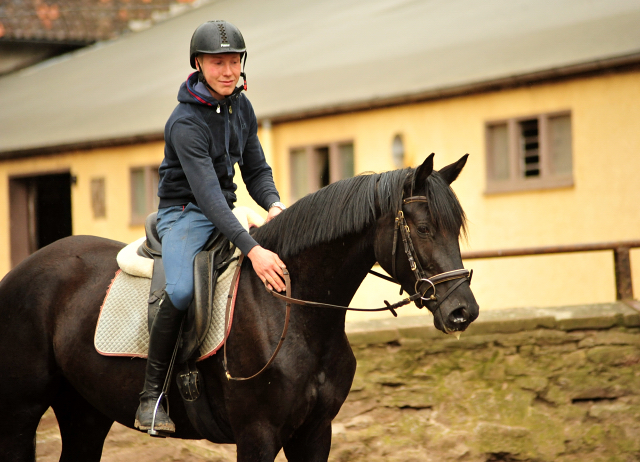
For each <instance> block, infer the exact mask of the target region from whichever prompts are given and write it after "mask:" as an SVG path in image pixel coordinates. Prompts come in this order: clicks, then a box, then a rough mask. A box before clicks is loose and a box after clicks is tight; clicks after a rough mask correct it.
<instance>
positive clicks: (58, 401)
mask: <svg viewBox="0 0 640 462" xmlns="http://www.w3.org/2000/svg"><path fill="white" fill-rule="evenodd" d="M51 407H52V408H53V411H54V412H55V414H56V418H57V419H58V426H59V427H60V436H61V438H62V454H61V456H60V462H73V461H80V460H81V461H83V462H94V461H95V462H98V461H99V460H100V458H101V457H102V447H103V445H104V440H105V438H106V437H107V434H108V433H109V429H110V428H111V425H112V424H113V420H111V419H109V418H108V417H107V416H105V415H104V414H102V413H101V412H99V411H98V410H97V409H95V408H94V407H93V406H91V405H90V404H89V403H88V402H87V401H86V400H85V399H84V398H83V397H82V396H80V394H79V393H78V392H77V391H76V390H75V389H73V388H72V387H71V385H69V383H68V382H66V381H65V382H64V384H63V385H62V386H61V387H60V392H59V393H58V395H57V396H56V398H55V401H54V403H53V404H52V405H51Z"/></svg>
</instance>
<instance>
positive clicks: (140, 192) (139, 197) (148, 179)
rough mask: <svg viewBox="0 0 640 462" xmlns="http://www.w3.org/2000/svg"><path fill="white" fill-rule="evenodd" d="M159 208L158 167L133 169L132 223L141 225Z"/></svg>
mask: <svg viewBox="0 0 640 462" xmlns="http://www.w3.org/2000/svg"><path fill="white" fill-rule="evenodd" d="M156 210H158V167H157V166H146V167H137V168H132V169H131V224H132V225H140V224H143V223H144V220H145V218H147V215H149V214H150V213H151V212H155V211H156Z"/></svg>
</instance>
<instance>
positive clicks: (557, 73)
mask: <svg viewBox="0 0 640 462" xmlns="http://www.w3.org/2000/svg"><path fill="white" fill-rule="evenodd" d="M636 70H640V51H639V52H636V53H632V54H627V55H622V56H617V57H613V58H606V59H599V60H594V61H588V62H583V63H578V64H572V65H568V66H562V67H555V68H551V69H545V70H542V71H536V72H530V73H526V74H518V75H513V76H508V77H501V78H498V79H491V80H485V81H481V82H475V83H470V84H465V85H456V86H452V87H443V88H437V89H433V90H427V91H423V92H418V93H411V94H406V95H400V96H394V97H390V98H375V99H370V100H362V101H358V102H354V103H348V104H344V105H334V106H327V107H322V108H315V109H307V110H302V111H294V112H289V113H283V114H274V115H271V116H269V115H267V116H261V117H259V122H260V123H264V122H266V121H269V122H270V123H271V124H280V123H286V122H294V121H300V120H305V119H313V118H318V117H324V116H329V115H339V114H347V113H353V112H361V111H366V110H371V109H382V108H386V107H392V106H402V105H407V104H415V103H422V102H426V101H433V100H439V99H446V98H454V97H458V96H465V95H471V94H478V93H487V92H493V91H500V90H505V89H512V88H518V87H523V86H526V85H532V84H544V83H550V82H558V81H563V80H569V79H573V78H584V77H591V76H595V75H600V74H604V73H609V72H615V73H619V72H630V71H636ZM163 140H164V133H163V132H153V133H146V134H142V135H129V136H122V137H114V138H105V139H99V140H88V141H79V142H74V143H65V144H59V145H51V146H41V147H32V148H27V149H12V150H7V151H0V160H9V159H18V158H25V157H35V156H47V155H54V154H60V153H63V152H69V151H88V150H94V149H103V148H111V147H117V146H125V145H135V144H144V143H151V142H158V141H163Z"/></svg>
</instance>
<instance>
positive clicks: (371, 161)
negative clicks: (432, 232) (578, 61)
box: [272, 72, 640, 319]
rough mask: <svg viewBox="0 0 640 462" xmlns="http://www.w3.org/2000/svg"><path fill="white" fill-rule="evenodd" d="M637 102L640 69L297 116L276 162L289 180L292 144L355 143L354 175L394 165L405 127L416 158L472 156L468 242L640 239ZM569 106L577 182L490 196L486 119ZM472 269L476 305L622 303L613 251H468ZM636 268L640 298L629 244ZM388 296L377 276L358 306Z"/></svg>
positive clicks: (465, 198)
mask: <svg viewBox="0 0 640 462" xmlns="http://www.w3.org/2000/svg"><path fill="white" fill-rule="evenodd" d="M638 101H640V73H638V72H634V73H626V74H610V75H604V76H598V77H593V78H585V79H579V80H572V81H566V82H560V83H553V84H545V85H537V86H531V87H524V88H518V89H513V90H505V91H500V92H492V93H484V94H476V95H471V96H466V97H459V98H454V99H445V100H440V101H433V102H426V103H421V104H414V105H409V106H399V107H393V108H386V109H379V110H371V111H364V112H357V113H353V114H344V115H340V116H334V117H325V118H317V119H309V120H303V121H299V122H291V123H286V124H281V125H277V126H274V128H273V134H272V136H273V140H274V141H273V142H274V144H273V150H274V164H275V166H276V168H277V169H278V171H279V172H280V175H279V177H280V178H281V179H285V180H286V179H289V175H290V172H289V160H288V159H289V158H288V156H289V149H290V148H292V147H296V146H303V145H308V144H325V143H330V142H332V141H340V140H353V141H354V149H355V166H356V172H363V171H376V172H379V171H385V170H391V169H393V163H392V157H391V143H392V140H393V138H394V136H395V135H396V134H397V133H400V134H402V135H403V137H404V142H405V150H406V161H407V163H408V164H409V165H411V166H416V165H418V164H419V163H420V162H422V161H423V160H424V158H425V157H426V156H427V155H428V154H429V153H431V152H435V153H436V157H435V162H436V168H441V167H443V166H445V165H447V164H449V163H451V162H454V161H455V160H457V159H458V158H459V157H460V156H462V155H463V154H465V153H469V154H470V157H469V161H468V163H467V166H466V167H465V169H464V171H463V172H462V174H461V175H460V177H459V178H458V180H457V181H456V182H455V183H454V184H453V188H454V190H455V191H456V193H457V195H458V197H459V198H460V201H461V203H462V205H463V207H464V209H465V211H466V213H467V215H468V218H469V239H468V241H467V242H463V243H462V247H463V250H487V249H505V248H514V247H533V246H546V245H558V244H573V243H591V242H603V241H617V240H629V239H639V238H640V205H639V204H640V178H639V172H640V156H639V155H638V151H639V149H640V105H639V104H637V102H638ZM562 110H570V111H571V120H572V134H573V169H574V170H573V175H574V186H573V187H568V188H561V189H550V190H539V191H526V192H518V193H503V194H494V195H487V194H485V193H484V191H485V188H486V180H485V176H486V167H485V155H486V153H485V132H484V129H485V123H486V122H487V121H492V120H499V119H505V118H509V117H521V116H530V115H536V114H539V113H547V112H553V111H562ZM280 190H281V192H282V194H283V197H284V198H288V197H290V196H289V194H290V184H289V181H281V182H280ZM465 266H466V267H470V268H474V277H473V284H472V288H473V290H474V293H475V294H476V297H477V299H478V301H479V304H480V306H481V309H499V308H508V307H516V306H559V305H565V304H567V305H568V304H580V303H592V302H608V301H613V300H615V281H614V274H613V255H612V252H597V253H591V254H569V255H566V254H565V255H556V256H535V257H522V258H506V259H497V260H484V261H482V260H470V261H467V262H465ZM632 271H634V286H635V290H636V292H635V294H636V298H638V294H640V249H638V250H635V251H632ZM381 287H384V289H383V288H381ZM383 298H386V299H388V300H390V301H392V300H393V301H395V300H397V299H398V293H397V289H395V288H394V287H393V286H392V285H391V284H386V283H384V282H380V281H379V280H376V279H375V278H373V277H371V276H370V277H369V278H367V280H366V281H365V283H364V284H363V286H362V288H361V290H360V291H359V292H358V294H357V296H356V298H355V299H354V301H353V303H352V306H356V305H359V306H382V303H381V302H382V299H383ZM404 309H405V310H406V312H407V313H411V314H416V312H415V310H412V309H411V308H404ZM349 316H350V317H351V318H352V319H355V318H358V317H362V316H363V315H358V314H350V315H349ZM367 316H368V317H369V316H371V315H367ZM381 316H388V314H385V313H383V314H382V315H381Z"/></svg>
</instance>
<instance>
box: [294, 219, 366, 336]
mask: <svg viewBox="0 0 640 462" xmlns="http://www.w3.org/2000/svg"><path fill="white" fill-rule="evenodd" d="M373 235H374V232H373V229H369V230H367V231H366V232H363V233H359V234H352V235H349V236H344V237H342V238H340V239H336V240H334V241H332V242H329V243H326V244H322V245H318V246H315V247H313V248H311V249H307V250H305V251H303V252H301V253H300V254H299V255H297V256H296V257H294V258H291V259H290V261H288V262H287V268H288V270H289V273H290V274H291V281H292V282H291V284H292V295H293V296H294V297H296V298H301V299H304V300H310V301H315V302H320V303H330V304H333V305H341V306H348V305H349V302H350V301H351V299H352V298H353V296H354V295H355V293H356V291H357V290H358V287H359V286H360V284H361V283H362V281H363V280H364V278H365V276H366V275H367V272H368V271H369V269H371V267H372V266H373V265H374V263H375V260H376V259H375V254H374V250H373ZM323 311H324V313H323V314H322V316H323V317H325V316H326V317H327V318H337V319H338V320H342V322H341V324H342V325H343V324H344V317H345V314H346V312H345V311H344V310H334V309H324V310H323Z"/></svg>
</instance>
